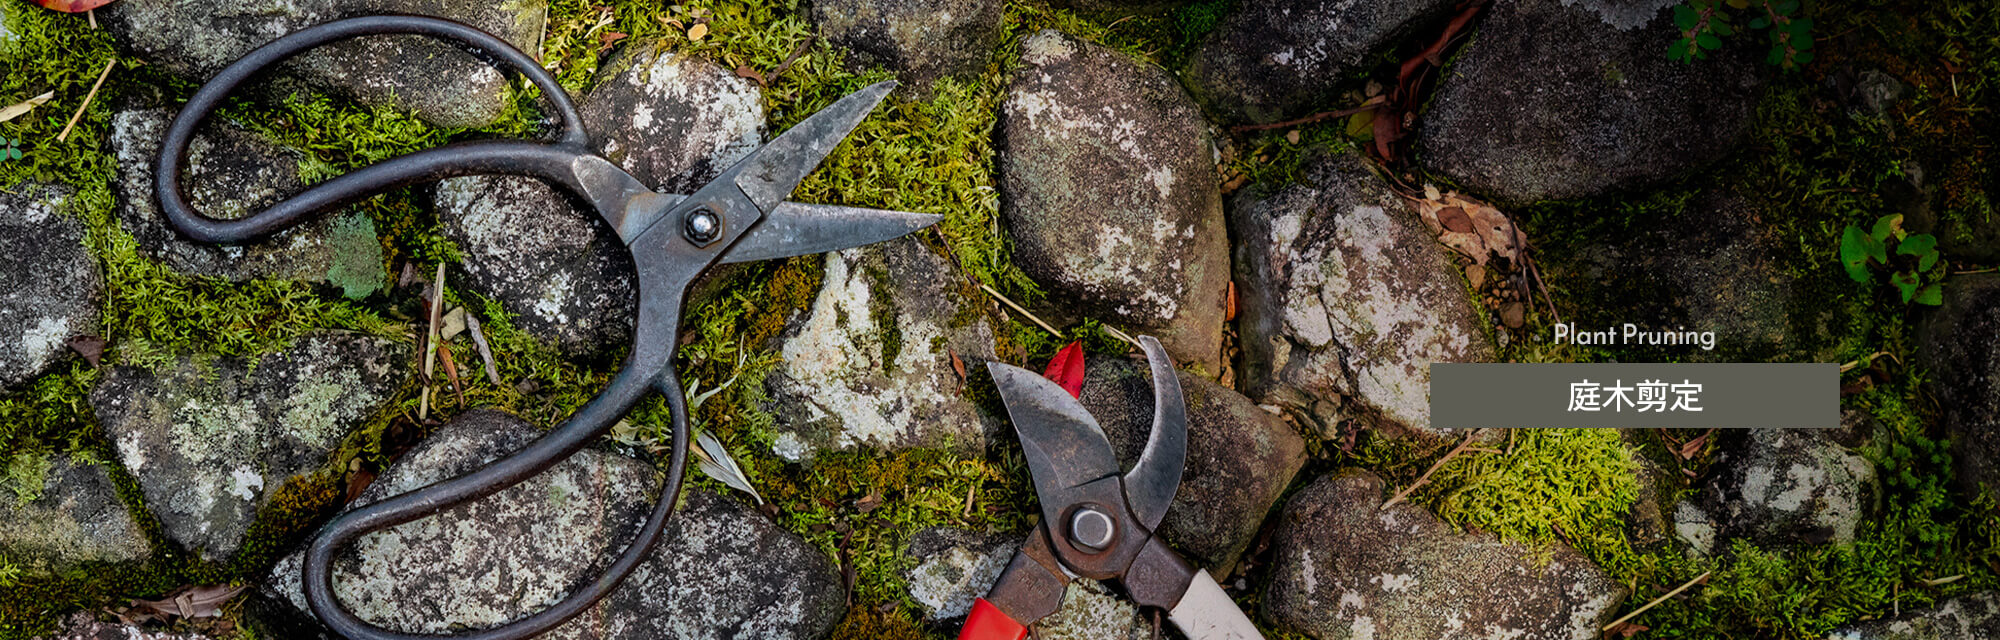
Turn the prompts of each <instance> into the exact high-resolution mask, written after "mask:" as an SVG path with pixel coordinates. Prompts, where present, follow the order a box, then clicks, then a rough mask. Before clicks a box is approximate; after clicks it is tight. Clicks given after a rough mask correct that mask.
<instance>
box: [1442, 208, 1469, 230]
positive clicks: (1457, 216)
mask: <svg viewBox="0 0 2000 640" xmlns="http://www.w3.org/2000/svg"><path fill="white" fill-rule="evenodd" d="M1437 216H1438V224H1441V225H1444V228H1445V230H1446V231H1450V232H1452V233H1472V216H1468V215H1465V208H1464V207H1445V208H1443V209H1439V210H1438V213H1437Z"/></svg>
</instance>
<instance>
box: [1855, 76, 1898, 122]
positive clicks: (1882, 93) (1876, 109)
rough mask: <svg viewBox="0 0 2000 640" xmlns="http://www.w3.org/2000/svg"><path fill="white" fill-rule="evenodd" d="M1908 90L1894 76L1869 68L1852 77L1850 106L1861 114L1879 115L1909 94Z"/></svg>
mask: <svg viewBox="0 0 2000 640" xmlns="http://www.w3.org/2000/svg"><path fill="white" fill-rule="evenodd" d="M1909 91H1910V90H1909V88H1908V87H1905V86H1903V83H1902V81H1899V80H1897V79H1896V77H1895V76H1892V75H1889V74H1888V73H1885V72H1883V71H1882V70H1880V69H1869V70H1867V71H1863V72H1861V74H1860V75H1859V76H1858V77H1856V78H1855V79H1854V87H1853V92H1852V98H1851V101H1850V105H1851V106H1850V108H1851V109H1852V110H1853V111H1854V112H1856V113H1859V114H1861V115H1866V116H1872V117H1881V116H1883V115H1885V114H1887V113H1889V108H1890V107H1894V106H1896V103H1897V102H1898V101H1900V100H1902V99H1903V97H1904V96H1907V95H1909Z"/></svg>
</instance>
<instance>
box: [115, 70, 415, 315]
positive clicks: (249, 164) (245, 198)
mask: <svg viewBox="0 0 2000 640" xmlns="http://www.w3.org/2000/svg"><path fill="white" fill-rule="evenodd" d="M172 119H173V114H171V113H169V112H167V111H165V110H162V109H133V110H127V111H121V112H119V113H118V114H117V115H115V116H113V117H112V121H111V122H112V124H111V126H112V133H111V152H112V154H114V155H115V156H116V157H117V158H118V181H117V183H116V185H114V186H115V187H116V191H117V195H118V223H119V225H120V226H122V227H124V229H125V232H126V233H129V234H132V239H133V240H135V241H137V242H138V244H139V249H140V251H142V252H144V253H146V254H147V255H150V256H152V257H153V258H155V259H157V260H160V261H161V262H163V263H165V264H166V265H167V266H169V267H173V268H174V269H175V270H177V271H180V272H182V273H188V274H194V275H203V276H214V277H218V278H224V279H228V280H232V281H244V280H253V279H258V278H277V279H284V280H302V281H305V282H312V283H324V284H327V285H330V286H333V287H338V288H340V289H341V290H342V291H343V292H344V293H345V294H346V295H347V296H349V297H353V298H360V297H364V296H367V295H368V294H370V293H373V292H375V291H376V290H377V289H378V288H380V287H381V286H382V283H383V281H384V279H385V275H384V272H383V270H382V244H381V241H380V240H379V239H378V238H377V237H376V234H375V224H374V223H373V222H372V221H370V220H369V218H368V216H366V215H363V214H361V213H359V212H355V211H343V212H340V213H337V214H332V215H328V216H322V217H320V218H318V219H315V220H312V221H310V222H306V223H303V224H300V225H298V226H296V227H292V228H291V229H287V230H285V231H281V232H279V233H277V234H276V235H273V236H271V237H269V238H266V239H264V240H259V241H257V242H253V243H249V244H244V245H232V246H221V245H211V244H203V243H198V242H193V241H190V240H188V239H186V238H183V237H181V235H180V233H179V232H176V231H174V230H173V228H172V227H170V226H167V220H166V218H165V217H162V216H161V215H160V211H159V207H158V205H157V204H156V203H155V202H154V200H153V165H154V164H156V163H158V161H159V153H160V139H161V138H162V137H163V136H165V135H166V130H167V124H168V123H169V122H171V121H172ZM212 122H213V121H212ZM304 161H305V155H304V154H302V153H299V152H298V151H296V150H293V149H287V148H283V147H280V146H278V145H277V144H275V143H273V142H271V141H269V140H267V139H265V138H263V137H262V136H259V135H257V134H254V133H251V132H248V131H245V130H243V129H241V128H239V127H237V126H235V125H234V124H231V123H227V122H221V123H214V124H210V125H209V126H207V127H205V128H204V130H203V133H201V134H198V135H196V136H195V139H194V143H193V144H191V145H189V148H188V160H187V166H188V167H189V169H188V171H187V172H186V173H184V174H183V175H182V182H181V186H182V188H183V189H185V190H186V193H187V196H188V201H189V203H190V204H192V205H193V206H194V208H195V210H196V211H199V212H201V213H202V214H204V215H207V216H209V217H213V218H222V219H235V218H241V217H244V216H247V215H250V214H252V213H256V212H258V211H263V210H264V209H265V208H268V207H270V206H271V205H273V204H277V203H278V202H279V201H281V200H284V199H285V198H286V197H288V196H291V195H293V194H296V193H299V192H300V191H303V190H305V183H304V182H303V181H301V180H300V166H301V164H302V163H303V162H304Z"/></svg>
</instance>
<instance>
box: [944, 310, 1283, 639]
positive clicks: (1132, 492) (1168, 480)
mask: <svg viewBox="0 0 2000 640" xmlns="http://www.w3.org/2000/svg"><path fill="white" fill-rule="evenodd" d="M1139 346H1140V347H1141V348H1142V349H1144V350H1145V351H1146V361H1147V363H1148V364H1149V365H1150V367H1151V369H1152V373H1153V432H1152V434H1151V435H1150V436H1148V437H1147V439H1146V449H1145V450H1144V451H1143V452H1141V453H1140V455H1139V461H1138V462H1136V463H1134V464H1133V465H1132V470H1131V471H1128V472H1125V473H1124V474H1122V475H1121V474H1120V473H1119V467H1118V457H1117V456H1116V455H1114V454H1113V453H1112V450H1111V441H1110V440H1108V439H1106V438H1105V436H1104V429H1103V428H1102V427H1099V426H1098V424H1097V420H1096V419H1095V418H1092V417H1091V415H1090V412H1089V411H1086V410H1084V408H1083V403H1082V402H1079V401H1078V400H1077V398H1076V397H1075V396H1072V395H1070V393H1069V392H1068V391H1065V390H1063V388H1062V387H1061V386H1059V385H1057V384H1056V383H1055V382H1053V381H1050V380H1049V379H1047V378H1044V377H1042V376H1040V375H1036V374H1035V373H1034V372H1031V371H1028V370H1026V369H1022V368H1020V367H1016V366H1012V365H1008V364H1003V363H998V362H992V363H988V364H987V365H986V367H987V370H988V371H991V372H992V373H993V383H994V384H995V385H996V386H998V387H999V389H1000V399H1001V400H1002V401H1003V402H1004V403H1005V404H1006V405H1007V415H1008V416H1009V417H1010V418H1012V419H1013V422H1014V432H1015V433H1016V434H1019V435H1020V437H1021V452H1022V454H1023V455H1024V457H1026V458H1027V461H1028V471H1029V473H1030V475H1032V476H1033V477H1034V483H1035V495H1036V496H1038V497H1039V498H1040V499H1041V503H1042V522H1041V524H1040V525H1038V526H1036V527H1035V529H1034V530H1033V531H1031V532H1030V533H1029V534H1028V540H1027V541H1026V542H1024V543H1022V544H1021V549H1020V550H1019V551H1017V552H1015V554H1014V559H1013V560H1012V561H1010V562H1008V564H1007V568H1006V569H1003V570H1002V571H1001V572H1000V577H999V579H998V580H997V581H996V582H995V583H994V584H993V588H992V590H991V591H989V592H987V594H986V597H983V598H980V599H978V600H976V601H974V602H973V604H972V613H971V615H969V616H967V617H966V619H965V627H964V628H963V629H962V630H960V632H959V634H958V637H959V640H1019V639H1020V638H1022V637H1023V636H1026V635H1027V633H1028V626H1029V625H1032V624H1034V623H1035V622H1036V621H1037V620H1041V619H1042V618H1044V617H1047V616H1048V615H1049V614H1052V613H1055V611H1056V609H1057V608H1058V607H1060V606H1062V601H1063V591H1064V588H1065V587H1066V586H1068V584H1069V581H1070V579H1071V578H1072V577H1076V576H1080V577H1085V578H1091V579H1094V580H1115V581H1117V583H1118V584H1119V586H1121V587H1123V590H1124V591H1125V594H1126V595H1127V596H1129V597H1131V599H1132V601H1133V602H1136V603H1138V604H1139V605H1142V606H1146V607H1157V608H1159V609H1162V610H1165V611H1166V612H1167V617H1168V619H1170V620H1172V621H1173V623H1174V626H1176V627H1179V628H1180V630H1181V632H1182V633H1184V634H1186V635H1187V636H1188V638H1190V639H1191V640H1252V639H1261V638H1263V637H1264V636H1263V635H1262V634H1261V633H1259V632H1258V631H1257V626H1256V625H1254V624H1251V623H1250V619H1249V618H1248V617H1245V616H1244V615H1243V610H1242V609H1238V608H1237V607H1236V603H1235V602H1234V601H1232V600H1230V599H1229V595H1228V594H1226V593H1224V592H1223V591H1222V587H1221V586H1219V585H1217V584H1216V583H1215V579H1214V578H1213V577H1210V576H1209V575H1208V570H1207V569H1196V568H1194V567H1193V566H1191V565H1189V564H1188V562H1187V560H1186V559H1184V558H1182V557H1181V555H1180V554H1179V553H1176V552H1175V551H1174V550H1173V549H1172V548H1171V547H1168V546H1167V543H1166V541H1165V540H1162V539H1160V537H1159V536H1158V535H1154V533H1153V532H1154V530H1155V529H1157V528H1159V526H1160V520H1161V519H1162V518H1165V517H1166V515H1167V507H1168V506H1170V505H1171V504H1172V503H1173V501H1174V493H1175V492H1176V491H1178V490H1179V488H1180V483H1181V471H1182V468H1183V466H1184V465H1185V464H1186V461H1187V404H1186V401H1185V400H1184V399H1182V397H1181V383H1180V378H1179V377H1177V376H1176V374H1175V373H1174V364H1173V361H1172V360H1171V359H1169V358H1168V357H1167V352H1166V349H1164V348H1162V347H1161V346H1160V341H1159V340H1156V339H1154V338H1153V337H1152V336H1140V337H1139Z"/></svg>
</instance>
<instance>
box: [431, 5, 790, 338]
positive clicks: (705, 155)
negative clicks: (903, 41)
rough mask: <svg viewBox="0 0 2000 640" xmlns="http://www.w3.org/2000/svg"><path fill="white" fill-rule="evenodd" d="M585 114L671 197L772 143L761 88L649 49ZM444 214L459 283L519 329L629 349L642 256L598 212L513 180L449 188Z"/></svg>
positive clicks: (607, 152)
mask: <svg viewBox="0 0 2000 640" xmlns="http://www.w3.org/2000/svg"><path fill="white" fill-rule="evenodd" d="M578 110H579V112H580V113H581V115H582V117H583V122H584V127H585V128H587V129H589V130H590V132H591V135H592V136H593V138H592V141H591V142H592V145H593V146H594V147H596V150H597V151H598V152H599V153H602V154H604V156H605V157H606V158H607V159H609V160H611V161H612V162H613V163H615V164H617V165H618V166H619V167H620V168H622V169H624V170H625V171H627V172H629V173H631V174H632V176H633V177H635V178H638V179H639V181H640V182H643V183H645V184H647V185H648V186H651V187H654V188H655V189H659V190H663V191H668V192H676V193H692V192H693V191H694V190H695V189H697V188H699V187H701V186H702V185H703V184H705V183H707V182H708V181H709V180H710V179H712V178H714V177H715V175H716V174H718V173H720V172H722V171H723V170H724V169H727V168H729V166H730V165H732V164H735V163H736V161H737V160H741V159H743V157H745V156H747V155H749V153H750V152H751V151H753V150H755V149H756V148H757V145H758V144H760V143H761V141H762V139H763V130H764V110H763V97H762V93H761V91H760V90H759V89H758V88H757V86H756V85H755V84H752V83H751V82H750V81H749V80H747V79H744V78H739V77H736V74H734V73H732V72H730V71H729V70H728V69H725V68H723V67H722V66H721V65H718V64H716V63H714V62H711V61H708V60H705V59H701V58H695V57H690V56H686V55H682V54H678V53H671V52H667V51H665V50H664V49H662V48H660V47H657V46H651V45H649V44H648V43H643V42H642V43H637V44H633V45H628V46H626V47H624V51H623V53H620V54H619V56H618V57H617V58H616V59H615V60H613V61H611V62H609V63H607V64H606V65H605V66H604V67H603V69H602V70H601V71H600V73H599V78H598V82H597V85H596V87H595V88H594V89H592V90H591V92H590V94H588V95H586V96H584V97H583V99H582V101H581V103H580V104H579V106H578ZM434 205H435V206H436V209H437V216H438V222H439V223H440V226H441V227H442V230H443V232H444V236H445V237H446V238H449V239H451V241H452V242H453V243H455V244H457V245H458V247H459V249H460V250H462V251H463V252H464V258H465V259H464V262H462V263H461V264H460V267H461V268H462V269H463V270H464V273H463V279H462V280H454V281H455V282H463V283H464V285H465V286H466V288H467V289H469V290H471V291H472V292H474V293H478V294H479V295H482V296H486V297H489V298H492V299H494V300H496V301H498V302H499V303H500V307H501V308H503V309H505V310H507V312H508V313H509V314H511V315H512V316H513V321H514V326H515V327H516V328H519V329H521V330H522V331H524V332H526V333H527V334H528V335H530V336H534V337H535V338H537V339H539V340H541V341H543V342H545V343H548V344H550V345H553V346H554V347H555V348H556V350H557V351H558V352H559V353H561V354H563V355H565V356H567V357H572V358H584V359H595V358H604V357H607V356H609V355H611V354H613V353H615V352H617V351H619V350H620V349H622V348H624V347H625V346H626V345H627V344H628V343H629V342H630V341H631V338H632V322H633V318H634V317H635V315H636V314H637V311H636V305H637V304H638V301H637V294H636V291H637V285H636V284H635V278H636V277H637V276H636V275H634V274H635V272H634V268H633V266H632V257H631V255H630V253H628V252H627V251H626V249H625V243H624V242H623V241H620V240H619V239H618V235H617V233H616V232H614V231H613V230H612V229H611V227H610V226H609V225H608V224H605V223H604V222H603V220H602V218H601V217H600V216H599V215H598V213H597V212H595V211H591V210H586V209H581V208H578V206H577V205H576V204H574V200H573V199H572V198H571V197H569V196H567V195H564V194H562V193H559V192H558V191H556V190H555V188H553V187H551V186H549V184H548V183H545V182H542V181H540V180H534V179H530V178H520V177H506V176H478V177H471V178H453V179H450V180H445V181H443V182H440V183H439V184H438V187H437V190H436V196H435V198H434ZM689 306H692V305H689Z"/></svg>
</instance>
